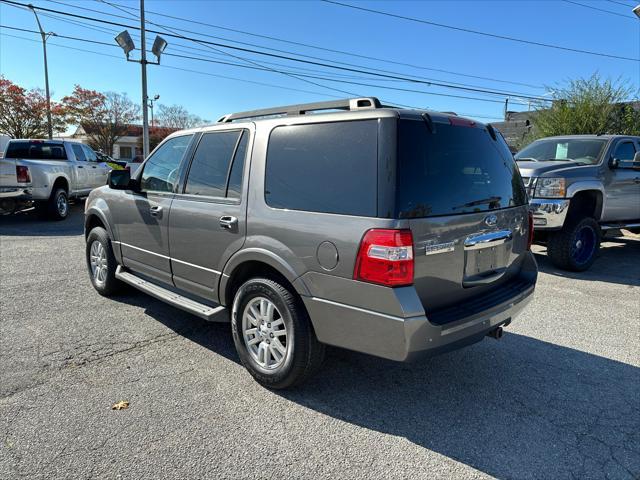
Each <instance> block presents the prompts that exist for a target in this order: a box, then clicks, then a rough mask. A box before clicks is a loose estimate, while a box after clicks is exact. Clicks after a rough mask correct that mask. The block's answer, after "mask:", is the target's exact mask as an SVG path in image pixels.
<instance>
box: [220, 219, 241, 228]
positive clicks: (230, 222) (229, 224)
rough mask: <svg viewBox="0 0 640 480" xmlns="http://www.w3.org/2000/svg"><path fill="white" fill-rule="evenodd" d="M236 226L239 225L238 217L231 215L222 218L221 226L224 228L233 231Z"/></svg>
mask: <svg viewBox="0 0 640 480" xmlns="http://www.w3.org/2000/svg"><path fill="white" fill-rule="evenodd" d="M236 225H238V219H237V218H236V217H232V216H230V215H223V216H222V217H220V226H221V227H222V228H226V229H227V230H231V229H232V228H234V227H235V226H236Z"/></svg>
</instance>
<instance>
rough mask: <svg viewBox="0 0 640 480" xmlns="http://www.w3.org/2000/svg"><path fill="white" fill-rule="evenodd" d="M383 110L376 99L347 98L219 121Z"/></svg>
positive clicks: (257, 111)
mask: <svg viewBox="0 0 640 480" xmlns="http://www.w3.org/2000/svg"><path fill="white" fill-rule="evenodd" d="M373 108H382V104H381V103H380V100H378V99H377V98H375V97H362V98H345V99H343V100H331V101H328V102H316V103H302V104H299V105H285V106H283V107H273V108H265V109H262V110H250V111H247V112H238V113H231V114H229V115H225V116H224V117H222V118H220V119H219V120H218V123H228V122H233V121H234V120H240V119H246V118H257V117H269V116H276V115H287V116H290V115H304V114H306V113H308V112H314V111H321V110H349V111H352V110H368V109H373Z"/></svg>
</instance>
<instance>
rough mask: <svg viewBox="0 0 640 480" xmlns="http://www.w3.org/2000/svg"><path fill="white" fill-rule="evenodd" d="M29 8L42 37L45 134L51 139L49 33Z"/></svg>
mask: <svg viewBox="0 0 640 480" xmlns="http://www.w3.org/2000/svg"><path fill="white" fill-rule="evenodd" d="M29 9H30V10H31V11H32V12H33V14H34V15H35V17H36V22H37V23H38V28H39V29H40V36H41V37H42V51H43V52H44V89H45V93H46V95H47V134H48V136H49V140H51V139H52V138H53V126H52V125H51V96H50V95H49V68H48V66H47V37H48V36H49V35H48V34H46V33H45V32H44V30H43V29H42V25H41V24H40V19H39V18H38V14H37V13H36V10H35V8H33V5H31V4H29Z"/></svg>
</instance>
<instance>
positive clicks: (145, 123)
mask: <svg viewBox="0 0 640 480" xmlns="http://www.w3.org/2000/svg"><path fill="white" fill-rule="evenodd" d="M144 27H145V25H144V0H140V43H141V45H140V51H141V54H142V56H141V57H140V65H141V66H142V158H143V160H144V159H146V158H147V157H148V156H149V115H148V111H147V108H148V102H149V99H148V98H147V43H146V39H145V31H144Z"/></svg>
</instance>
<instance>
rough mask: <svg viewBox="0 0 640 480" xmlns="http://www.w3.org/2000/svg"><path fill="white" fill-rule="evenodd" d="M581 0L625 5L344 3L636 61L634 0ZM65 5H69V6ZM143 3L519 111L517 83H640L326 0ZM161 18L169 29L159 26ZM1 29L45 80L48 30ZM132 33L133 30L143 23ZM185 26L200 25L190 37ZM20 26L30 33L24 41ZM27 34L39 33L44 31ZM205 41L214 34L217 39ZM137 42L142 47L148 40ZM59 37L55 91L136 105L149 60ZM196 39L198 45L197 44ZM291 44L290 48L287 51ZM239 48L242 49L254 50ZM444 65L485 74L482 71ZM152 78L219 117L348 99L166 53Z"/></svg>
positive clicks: (71, 28)
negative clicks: (111, 94)
mask: <svg viewBox="0 0 640 480" xmlns="http://www.w3.org/2000/svg"><path fill="white" fill-rule="evenodd" d="M109 1H112V0H109ZM576 1H577V3H580V4H582V5H587V6H591V7H594V8H598V9H601V10H607V11H609V12H614V13H616V14H617V15H614V14H612V13H607V12H603V11H600V10H595V9H594V8H587V7H585V6H581V5H578V4H575V3H571V2H565V1H552V0H547V1H507V0H505V1H495V0H492V1H484V0H477V1H471V0H462V1H440V0H433V1H411V2H406V1H395V2H390V1H376V2H358V3H356V2H353V1H350V0H344V2H345V3H352V4H354V5H358V6H361V7H366V8H372V9H377V10H383V11H386V12H390V13H394V14H399V15H404V16H410V17H415V18H421V19H425V20H429V21H433V22H439V23H443V24H449V25H455V26H458V27H462V28H467V29H473V30H479V31H484V32H490V33H495V34H499V35H505V36H512V37H518V38H522V39H527V40H532V41H537V42H544V43H551V44H557V45H562V46H565V47H570V48H577V49H583V50H591V51H597V52H603V53H609V54H613V55H618V56H624V57H632V58H635V59H638V58H640V19H638V18H636V17H634V16H633V14H632V13H631V9H632V8H633V5H634V0H615V1H609V0H576ZM61 2H62V3H64V4H67V5H63V4H61ZM25 3H27V2H25ZM32 3H33V4H34V5H36V6H42V7H47V8H52V9H57V10H63V11H67V12H73V13H77V14H84V15H88V16H94V17H101V18H106V19H110V20H112V21H115V22H124V23H128V24H135V21H134V20H125V19H123V18H116V17H114V15H122V16H127V13H125V12H126V11H125V12H123V11H119V10H117V9H115V8H113V7H112V6H109V5H106V4H104V3H101V2H99V1H89V0H87V1H74V0H60V1H59V2H52V1H43V0H32ZM112 3H118V4H120V5H123V6H125V7H129V8H137V7H138V5H139V3H138V2H137V1H132V2H125V1H123V0H113V2H112ZM624 5H627V6H626V7H625V6H624ZM89 9H93V10H98V11H100V12H104V14H102V15H100V14H98V13H96V12H93V11H90V10H89ZM146 10H147V12H148V13H147V18H148V20H151V21H154V22H156V23H160V24H164V25H167V26H170V27H171V28H172V29H174V30H176V31H177V30H179V29H187V30H191V31H193V32H197V33H199V34H206V35H211V36H217V37H223V38H224V39H225V40H218V41H219V42H221V43H227V44H233V45H238V44H237V43H234V42H246V43H251V44H255V45H259V46H261V47H264V48H270V49H279V50H284V51H287V52H291V53H295V54H299V55H309V56H315V57H321V58H323V59H325V60H320V61H322V62H324V63H326V62H327V61H329V62H343V63H342V65H346V66H352V67H353V68H358V69H367V70H371V69H379V70H387V71H390V72H393V73H394V74H399V75H402V76H412V77H420V78H423V79H424V78H426V79H430V80H431V81H439V82H445V83H457V84H464V85H466V86H471V87H472V88H476V87H479V88H482V89H490V90H498V91H502V92H510V93H514V94H515V95H512V96H511V97H510V98H511V103H510V107H511V108H510V109H513V110H526V109H527V108H528V106H527V105H526V104H525V105H518V104H517V103H516V102H518V100H517V94H527V95H533V96H541V95H543V94H544V93H545V89H544V86H545V85H548V86H556V85H558V84H562V83H563V82H565V81H566V80H567V79H570V78H576V77H588V76H590V75H591V74H592V73H593V72H595V71H598V72H600V74H601V75H602V76H604V77H611V78H618V77H622V78H624V79H627V80H628V81H629V82H631V84H632V85H633V86H635V88H640V63H639V62H637V61H636V62H634V61H627V60H619V59H612V58H606V57H599V56H592V55H586V54H580V53H572V52H567V51H561V50H555V49H549V48H543V47H537V46H533V45H525V44H520V43H514V42H510V41H505V40H499V39H495V38H487V37H483V36H478V35H474V34H470V33H463V32H459V31H452V30H448V29H443V28H439V27H435V26H430V25H424V24H419V23H415V22H410V21H406V20H401V19H397V18H391V17H388V16H381V15H376V14H372V13H368V12H364V11H357V10H353V9H349V8H344V7H340V6H337V5H332V4H327V3H322V2H319V1H288V2H282V1H219V2H218V1H175V0H147V1H146ZM151 12H157V13H160V14H169V15H173V16H178V17H184V18H188V19H193V20H197V21H199V22H204V23H210V24H214V25H217V26H219V27H225V28H229V29H236V30H243V31H246V32H251V33H255V34H260V35H267V36H273V37H278V38H280V39H284V40H289V41H293V42H302V43H306V44H312V45H315V46H319V47H323V48H328V49H333V50H342V51H347V52H351V53H356V54H359V55H365V56H371V57H377V58H380V59H385V60H392V61H394V62H399V63H406V64H411V65H415V66H419V67H422V68H414V67H410V66H407V65H398V64H393V63H385V62H382V61H377V60H371V59H365V58H357V57H352V56H347V55H343V54H338V53H334V52H327V51H322V50H317V49H312V48H308V47H303V46H299V45H292V44H288V43H283V42H279V41H275V40H270V39H265V38H260V37H255V36H253V37H252V36H249V35H246V34H242V33H237V32H233V31H228V30H222V29H220V28H214V27H211V26H204V25H201V24H194V23H189V22H184V21H180V20H176V19H171V18H166V17H162V16H161V15H157V14H155V13H151ZM131 14H134V15H135V14H136V12H135V11H131ZM41 21H42V23H43V26H44V28H45V30H47V31H53V32H55V33H57V34H59V35H68V36H74V37H82V38H87V39H91V40H97V41H101V42H107V43H109V44H111V43H113V37H114V34H116V33H118V31H119V30H121V28H119V27H117V26H109V25H104V24H103V25H101V26H88V24H89V23H90V22H86V23H87V25H84V24H72V23H69V22H68V21H62V20H60V19H58V18H52V17H51V16H41ZM75 21H79V20H75ZM81 22H85V21H81ZM0 24H2V25H7V26H14V27H20V28H26V29H35V28H36V24H35V20H34V17H33V14H32V13H31V12H29V11H24V10H20V9H17V8H14V7H11V6H7V5H4V4H1V5H0ZM94 25H96V24H94ZM149 28H151V27H149ZM158 29H160V28H159V27H158ZM0 32H1V33H2V35H1V36H0V73H2V74H3V75H4V76H6V77H7V78H9V79H10V80H12V81H14V82H17V83H18V84H20V85H22V86H25V87H29V88H30V87H43V86H44V80H43V68H42V47H41V44H40V43H39V37H38V36H36V35H33V34H31V33H26V32H17V31H12V30H8V29H4V28H3V29H0ZM131 32H132V33H134V31H133V30H132V31H131ZM184 34H185V35H193V36H195V35H194V34H187V33H184ZM9 35H12V36H9ZM14 36H19V37H23V38H20V39H18V38H15V37H14ZM154 36H155V35H154V34H149V37H150V38H149V39H148V42H149V45H150V43H151V42H152V40H153V37H154ZM165 38H166V39H167V41H168V42H169V46H168V48H167V50H166V53H168V54H169V53H173V54H179V55H190V56H205V57H209V59H214V60H221V61H226V62H231V63H241V64H243V65H247V66H252V67H256V66H260V65H262V66H265V65H266V63H265V62H274V63H278V65H271V64H269V65H266V66H267V67H268V68H271V69H281V70H287V71H291V72H298V73H306V74H308V75H314V76H322V77H324V78H325V79H326V78H336V79H337V77H336V75H344V76H347V77H349V78H346V77H342V78H343V79H344V80H348V81H352V82H360V83H370V84H376V85H386V86H391V87H394V88H400V89H403V88H404V89H412V90H419V91H421V92H425V93H417V92H405V91H397V90H387V89H382V88H377V87H371V86H361V85H353V84H345V83H341V82H337V81H328V80H324V79H323V80H314V79H311V78H308V80H310V81H312V82H315V83H319V84H322V85H325V86H328V87H332V88H334V89H339V90H346V91H348V92H352V93H355V94H358V95H375V96H377V97H379V98H381V99H383V100H385V101H387V102H391V103H394V102H395V103H401V104H405V105H411V106H418V107H428V108H431V109H434V110H443V111H455V112H458V113H462V114H465V115H468V116H471V117H477V118H479V119H480V120H482V121H490V120H496V119H499V117H501V116H502V112H503V108H504V103H503V102H504V96H499V95H496V96H492V95H486V94H480V93H472V92H465V91H461V90H457V91H456V90H453V89H448V88H444V87H436V86H429V85H425V84H416V83H407V82H403V81H397V80H391V79H382V78H375V77H367V76H366V75H364V74H361V73H354V72H344V71H342V72H341V71H338V70H332V69H327V68H324V67H319V66H312V65H304V64H301V63H294V62H289V61H285V60H281V59H274V58H268V57H263V56H258V55H252V54H249V53H243V52H239V51H232V50H225V51H227V52H229V53H231V54H232V55H234V56H235V57H232V56H229V55H226V54H224V53H222V52H223V50H220V49H218V50H213V49H210V48H208V47H206V46H203V45H201V44H197V43H192V42H189V41H186V40H184V39H174V38H170V37H165ZM203 38H205V37H203ZM25 39H32V40H37V42H34V41H28V40H25ZM134 39H135V40H137V36H135V35H134ZM206 39H209V40H214V39H213V38H211V37H207V38H206ZM137 44H138V45H139V42H138V43H137ZM49 45H50V46H49V49H48V53H49V76H50V85H51V89H52V96H53V98H54V99H59V98H61V97H62V96H64V95H67V94H69V93H70V92H71V90H72V89H73V85H74V84H76V83H77V84H80V85H82V86H83V87H85V88H92V89H96V90H100V91H108V90H112V91H118V92H126V93H127V94H128V95H129V96H130V97H131V98H132V99H134V100H135V101H137V102H140V95H141V94H140V81H139V78H140V67H139V65H138V64H135V63H127V62H126V61H125V60H124V56H123V54H122V52H121V51H120V50H119V49H118V48H115V47H110V46H107V45H104V46H103V45H94V44H84V43H81V42H77V41H72V40H67V39H61V38H51V39H50V40H49ZM60 45H63V46H66V47H73V48H80V49H85V50H91V51H92V52H98V53H101V54H102V55H97V54H96V53H90V52H84V51H78V50H72V49H69V48H62V47H61V46H60ZM245 46H246V45H245ZM193 48H195V49H197V50H193ZM247 48H255V47H247ZM284 55H289V53H285V54H284ZM237 57H243V58H244V59H247V60H248V61H247V60H241V59H239V58H237ZM249 62H252V63H249ZM179 69H183V70H179ZM301 69H308V70H311V71H308V70H304V71H303V70H301ZM430 69H433V70H430ZM184 70H189V71H184ZM437 70H446V71H449V72H456V73H459V74H464V75H472V76H476V77H485V78H472V77H469V76H463V75H455V74H453V73H445V72H442V71H437ZM148 76H149V95H150V96H151V95H154V94H159V95H160V97H161V98H160V100H159V102H160V103H164V104H181V105H183V106H185V107H186V108H187V109H188V110H189V111H191V112H192V113H195V114H197V115H199V116H201V117H203V118H207V119H210V120H215V119H216V118H217V117H219V116H221V115H222V114H225V113H229V112H233V111H240V110H246V109H254V108H260V107H267V106H273V105H279V104H288V103H298V102H308V101H315V100H322V99H331V98H334V97H336V96H338V97H344V96H348V95H347V94H344V93H340V92H336V91H335V90H331V89H329V88H324V87H323V86H318V85H312V84H309V83H308V82H303V81H300V80H298V79H295V78H292V77H290V76H285V75H283V74H280V73H276V72H273V71H269V70H267V71H258V70H253V69H247V68H240V67H236V66H229V65H220V64H215V63H210V62H203V61H196V60H190V59H184V58H177V57H170V56H166V57H164V58H163V60H162V66H160V67H155V66H149V68H148ZM222 77H229V78H222ZM353 77H357V78H353ZM489 79H495V80H501V81H500V82H499V81H494V80H489ZM250 82H257V83H250ZM505 82H513V83H505ZM259 83H261V84H269V85H271V86H267V85H261V84H259ZM427 93H439V94H451V95H462V96H471V97H476V98H484V99H490V100H494V102H489V101H481V100H471V99H462V98H451V97H445V96H436V95H430V94H427ZM523 103H526V102H523Z"/></svg>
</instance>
